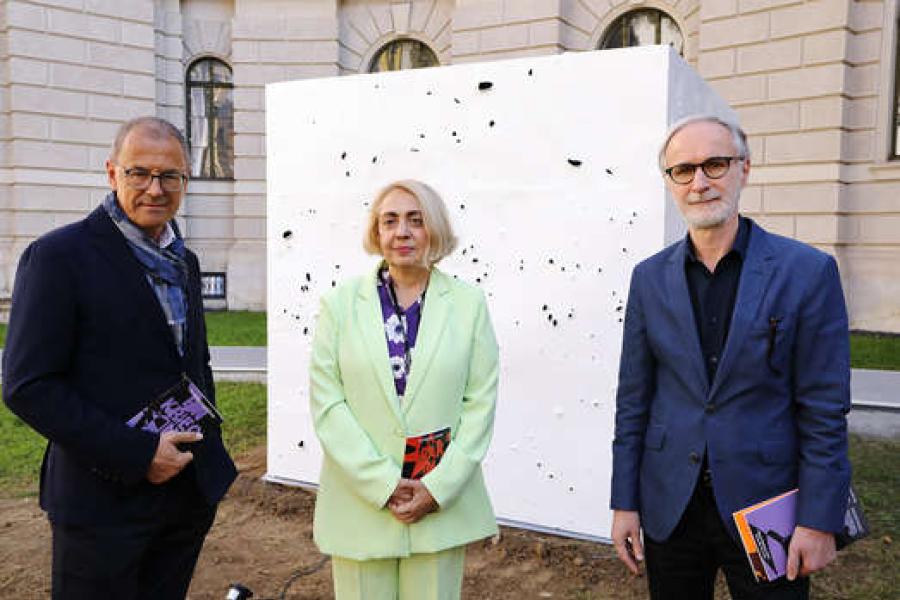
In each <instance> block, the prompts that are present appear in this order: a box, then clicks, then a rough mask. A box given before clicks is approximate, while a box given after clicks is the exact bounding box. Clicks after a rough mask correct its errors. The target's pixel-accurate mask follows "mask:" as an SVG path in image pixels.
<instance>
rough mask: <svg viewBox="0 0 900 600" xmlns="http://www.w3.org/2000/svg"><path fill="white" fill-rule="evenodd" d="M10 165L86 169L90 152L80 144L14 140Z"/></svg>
mask: <svg viewBox="0 0 900 600" xmlns="http://www.w3.org/2000/svg"><path fill="white" fill-rule="evenodd" d="M10 150H11V152H10V154H11V156H10V166H13V167H31V168H45V169H69V170H79V171H80V170H84V169H87V168H89V167H90V166H91V165H90V162H89V160H88V153H86V152H85V151H84V146H82V145H80V144H55V143H51V142H45V141H37V140H13V142H12V143H11V144H10Z"/></svg>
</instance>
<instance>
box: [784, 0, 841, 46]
mask: <svg viewBox="0 0 900 600" xmlns="http://www.w3.org/2000/svg"><path fill="white" fill-rule="evenodd" d="M771 14H772V28H771V34H772V38H773V39H774V38H779V37H788V36H793V35H805V34H809V33H811V32H814V31H826V30H828V29H837V28H840V27H844V26H846V25H847V20H848V15H847V0H815V1H812V2H804V3H803V4H800V5H798V6H789V7H786V8H782V9H779V10H774V11H772V13H771Z"/></svg>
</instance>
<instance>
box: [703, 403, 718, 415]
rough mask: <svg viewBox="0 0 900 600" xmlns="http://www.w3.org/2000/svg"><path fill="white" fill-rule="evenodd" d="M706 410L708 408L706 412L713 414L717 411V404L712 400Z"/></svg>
mask: <svg viewBox="0 0 900 600" xmlns="http://www.w3.org/2000/svg"><path fill="white" fill-rule="evenodd" d="M705 410H706V414H708V415H711V414H713V413H714V412H716V405H715V404H713V403H712V402H710V403H709V404H707V405H706V409H705Z"/></svg>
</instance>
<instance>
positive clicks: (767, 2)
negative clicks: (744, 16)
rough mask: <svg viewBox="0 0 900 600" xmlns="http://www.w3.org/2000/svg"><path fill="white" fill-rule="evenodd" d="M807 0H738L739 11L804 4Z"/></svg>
mask: <svg viewBox="0 0 900 600" xmlns="http://www.w3.org/2000/svg"><path fill="white" fill-rule="evenodd" d="M805 1H806V0H738V12H740V13H751V12H759V11H761V10H771V9H773V8H779V7H781V6H792V5H799V4H803V3H804V2H805Z"/></svg>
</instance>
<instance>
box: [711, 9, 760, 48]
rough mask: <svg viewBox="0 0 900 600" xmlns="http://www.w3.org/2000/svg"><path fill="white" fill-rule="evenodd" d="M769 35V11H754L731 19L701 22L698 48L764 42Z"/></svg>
mask: <svg viewBox="0 0 900 600" xmlns="http://www.w3.org/2000/svg"><path fill="white" fill-rule="evenodd" d="M768 37H769V13H754V14H749V15H742V16H740V17H735V18H732V19H724V20H721V21H713V22H710V23H703V24H702V25H701V26H700V50H712V49H716V48H724V47H726V46H737V45H740V44H752V43H754V42H764V41H766V40H767V39H768Z"/></svg>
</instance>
